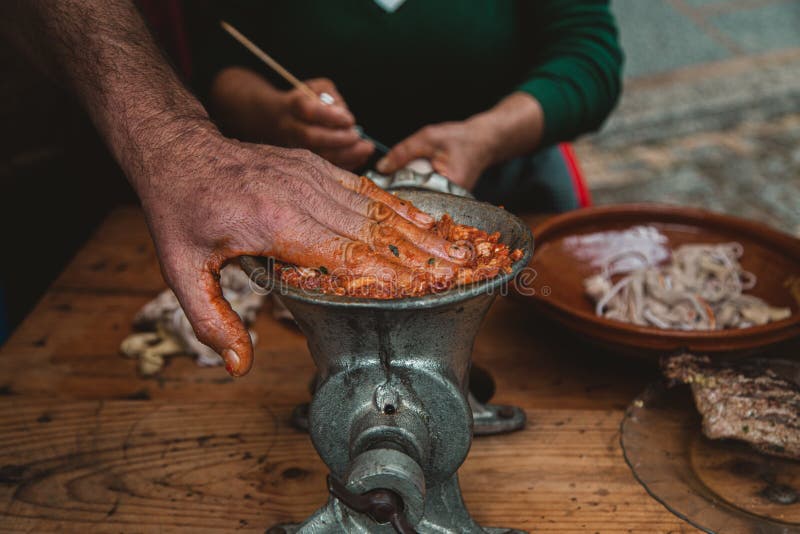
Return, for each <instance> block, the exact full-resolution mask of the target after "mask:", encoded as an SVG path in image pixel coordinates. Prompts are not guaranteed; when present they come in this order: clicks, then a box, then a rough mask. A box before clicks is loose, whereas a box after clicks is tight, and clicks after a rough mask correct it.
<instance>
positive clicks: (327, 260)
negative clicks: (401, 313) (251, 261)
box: [278, 213, 417, 288]
mask: <svg viewBox="0 0 800 534" xmlns="http://www.w3.org/2000/svg"><path fill="white" fill-rule="evenodd" d="M317 216H319V214H317ZM337 216H341V214H340V213H326V216H325V217H320V219H324V220H328V221H334V220H335V218H336V217H337ZM352 217H357V215H356V214H352ZM352 220H355V219H351V221H352ZM354 226H357V224H355V225H354ZM297 231H298V232H299V235H298V237H299V239H297V240H296V242H295V244H294V245H293V246H291V247H285V249H284V250H283V253H282V254H278V259H280V260H282V261H286V262H289V263H294V264H296V265H303V266H308V267H312V268H315V269H319V270H323V269H324V271H327V272H329V273H331V274H333V275H335V276H337V277H343V278H344V279H346V280H355V279H369V280H372V281H373V282H374V283H377V284H379V285H381V286H383V287H390V286H392V285H393V284H396V285H395V286H394V287H404V288H411V287H413V285H414V284H415V283H417V282H416V278H415V274H414V272H413V271H412V269H410V268H409V267H406V266H404V265H402V264H401V263H399V260H396V261H395V260H393V259H390V258H388V257H385V256H383V255H381V254H378V253H377V252H375V251H373V250H372V248H371V247H370V246H369V245H368V244H367V243H365V242H362V241H358V240H355V239H350V238H348V237H344V236H343V235H342V234H340V233H339V231H335V230H332V229H330V228H328V227H327V226H324V225H323V223H322V222H320V221H318V220H316V219H314V218H309V219H308V220H307V221H306V222H305V223H304V224H303V226H302V228H298V229H297ZM342 232H344V230H342ZM305 236H307V237H305Z"/></svg>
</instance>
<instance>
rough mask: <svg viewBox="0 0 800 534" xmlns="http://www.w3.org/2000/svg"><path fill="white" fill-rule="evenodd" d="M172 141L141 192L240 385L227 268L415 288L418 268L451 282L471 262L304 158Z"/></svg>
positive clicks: (204, 141) (208, 130) (181, 291)
mask: <svg viewBox="0 0 800 534" xmlns="http://www.w3.org/2000/svg"><path fill="white" fill-rule="evenodd" d="M170 139H171V140H170V141H169V142H168V143H167V144H165V145H164V146H163V147H161V148H160V149H159V151H158V152H157V153H153V154H150V155H149V157H148V158H147V160H146V163H145V164H144V165H143V167H142V170H141V171H139V172H140V173H141V174H140V175H138V176H137V179H136V180H135V183H137V184H143V185H142V186H141V187H140V188H139V195H140V198H141V199H142V204H143V207H144V210H145V214H146V216H147V221H148V225H149V227H150V231H151V233H152V235H153V239H154V241H155V244H156V249H157V252H158V255H159V259H160V261H161V268H162V272H163V274H164V278H165V279H166V281H167V283H168V284H169V285H170V287H171V288H172V290H173V291H174V292H175V294H176V296H177V297H178V300H179V301H180V303H181V305H182V306H183V308H184V310H185V312H186V316H187V317H188V319H189V321H190V323H191V325H192V327H193V329H194V331H195V334H196V335H197V337H198V339H199V340H200V341H202V342H203V343H205V344H207V345H208V346H210V347H211V348H213V349H214V350H215V351H217V352H218V353H219V354H220V355H222V357H223V358H224V360H225V363H226V369H227V370H228V372H229V373H230V374H232V375H234V376H241V375H243V374H245V373H247V371H248V370H249V369H250V366H251V364H252V358H253V349H252V346H251V343H250V337H249V336H248V334H247V330H246V329H245V327H244V326H243V324H242V322H241V321H240V320H239V317H238V316H237V315H236V313H235V312H234V311H233V310H232V309H231V307H230V305H229V304H228V303H227V302H226V301H225V299H224V298H223V296H222V293H221V291H220V287H219V272H220V269H221V268H222V266H223V265H224V264H225V263H226V262H227V261H229V260H232V259H234V258H237V257H239V256H242V255H256V256H272V257H275V258H277V259H279V260H281V261H284V262H288V263H294V264H297V265H301V266H308V267H316V268H319V267H324V268H325V269H327V270H330V271H333V270H335V269H338V270H340V272H347V273H351V274H352V275H353V276H366V277H372V278H374V279H375V280H376V281H378V283H387V284H389V283H397V284H413V283H414V278H415V277H414V270H415V269H428V270H431V269H432V267H431V265H435V268H436V272H437V273H444V274H443V275H442V276H452V275H453V274H454V273H455V267H456V265H457V264H460V263H463V262H464V261H465V259H466V258H465V255H466V253H467V251H466V250H465V249H464V248H459V247H457V246H454V245H453V244H451V243H449V242H448V241H446V240H444V239H442V238H440V237H438V236H437V235H436V234H435V233H434V232H432V231H431V230H430V228H431V226H432V225H433V224H434V219H433V218H432V217H431V216H430V215H427V214H425V213H423V212H421V211H419V210H418V209H416V208H415V207H413V206H412V205H411V204H409V203H407V202H405V201H403V200H401V199H399V198H398V197H396V196H394V195H392V194H390V193H387V192H385V191H383V190H382V189H380V188H378V187H377V186H375V185H374V184H373V183H372V182H370V181H369V180H367V179H366V178H359V177H357V176H355V175H353V174H350V173H349V172H347V171H344V170H342V169H339V168H337V167H335V166H334V165H332V164H330V163H328V162H326V161H324V160H322V159H321V158H319V157H317V156H315V155H314V154H312V153H311V152H309V151H305V150H293V149H282V148H276V147H269V146H264V145H254V144H247V143H240V142H237V141H233V140H230V139H227V138H224V137H222V136H221V135H220V134H219V133H218V132H217V131H216V130H215V129H213V127H211V126H210V125H206V126H203V127H199V128H194V129H192V130H190V131H188V132H186V133H181V134H180V135H176V136H174V137H172V138H170ZM137 174H138V173H137ZM432 258H434V260H433V261H431V260H432Z"/></svg>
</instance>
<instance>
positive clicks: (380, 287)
mask: <svg viewBox="0 0 800 534" xmlns="http://www.w3.org/2000/svg"><path fill="white" fill-rule="evenodd" d="M432 230H433V231H434V232H435V233H436V234H438V235H439V236H440V237H442V238H444V239H446V240H447V241H450V242H451V243H453V244H454V245H455V246H457V247H464V248H466V249H468V250H469V254H468V256H467V258H468V261H467V262H466V263H465V264H464V265H462V266H459V267H458V268H456V269H455V270H453V269H452V268H443V267H442V265H441V262H440V261H439V260H438V259H436V258H434V257H431V258H430V259H429V260H428V261H427V262H425V267H424V268H421V269H417V270H416V271H415V272H414V273H413V277H412V278H411V279H408V278H403V279H401V278H397V279H393V280H392V282H391V283H386V282H385V281H380V280H376V279H375V278H372V277H365V276H351V275H350V273H347V272H328V271H327V269H319V268H317V269H314V268H309V267H298V266H295V265H288V264H284V263H280V262H276V263H275V272H276V274H277V275H278V277H279V278H280V279H281V280H282V281H283V282H285V283H287V284H290V285H292V286H295V287H299V288H301V289H305V290H310V291H321V292H323V293H329V294H334V295H343V296H344V295H347V296H352V297H365V298H375V299H394V298H403V297H418V296H422V295H427V294H430V293H437V292H441V291H446V290H448V289H450V288H452V287H454V286H459V285H465V284H471V283H473V282H479V281H481V280H488V279H491V278H494V277H495V276H497V275H498V274H500V273H501V272H502V273H510V272H511V266H512V265H513V264H514V262H516V261H519V260H520V259H521V258H522V256H523V252H522V251H521V250H519V249H516V250H510V249H509V247H508V245H505V244H503V243H500V233H499V232H495V233H493V234H489V233H487V232H484V231H483V230H479V229H477V228H474V227H472V226H465V225H461V224H456V223H455V222H454V221H453V219H452V218H451V217H450V216H449V215H447V214H445V215H444V216H443V217H442V218H441V219H440V220H439V221H437V222H436V224H435V226H434V227H433V229H432Z"/></svg>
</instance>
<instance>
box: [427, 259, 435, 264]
mask: <svg viewBox="0 0 800 534" xmlns="http://www.w3.org/2000/svg"><path fill="white" fill-rule="evenodd" d="M434 263H436V260H435V259H433V258H428V265H433V264H434Z"/></svg>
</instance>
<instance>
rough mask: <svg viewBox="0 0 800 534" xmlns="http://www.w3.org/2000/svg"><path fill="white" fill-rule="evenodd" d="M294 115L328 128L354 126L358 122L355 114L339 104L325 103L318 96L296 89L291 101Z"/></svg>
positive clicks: (304, 120)
mask: <svg viewBox="0 0 800 534" xmlns="http://www.w3.org/2000/svg"><path fill="white" fill-rule="evenodd" d="M289 104H290V109H291V112H292V115H294V116H295V117H296V118H297V119H299V120H301V121H303V122H307V123H310V124H318V125H320V126H327V127H328V128H352V127H353V126H355V124H356V120H355V118H354V117H353V114H352V113H350V112H349V111H348V110H347V109H346V108H345V107H343V106H340V105H337V104H324V103H322V101H320V100H319V99H318V98H311V97H310V96H309V95H307V94H305V93H302V92H300V91H295V92H294V94H293V95H292V97H291V100H290V102H289Z"/></svg>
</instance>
